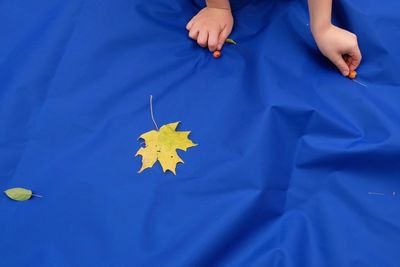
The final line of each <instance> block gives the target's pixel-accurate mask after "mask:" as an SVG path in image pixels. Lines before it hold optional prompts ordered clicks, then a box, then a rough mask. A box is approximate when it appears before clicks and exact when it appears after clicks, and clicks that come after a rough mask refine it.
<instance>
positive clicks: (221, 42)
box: [217, 27, 229, 50]
mask: <svg viewBox="0 0 400 267" xmlns="http://www.w3.org/2000/svg"><path fill="white" fill-rule="evenodd" d="M228 34H229V33H228V29H227V27H225V28H224V29H223V30H222V31H221V33H220V34H219V37H218V46H217V50H221V49H222V47H223V46H224V44H225V40H226V38H228Z"/></svg>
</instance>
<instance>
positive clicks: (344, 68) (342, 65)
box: [332, 55, 350, 76]
mask: <svg viewBox="0 0 400 267" xmlns="http://www.w3.org/2000/svg"><path fill="white" fill-rule="evenodd" d="M332 62H333V64H335V65H336V67H337V68H338V69H339V71H340V73H342V75H343V76H348V75H349V73H350V69H349V66H348V65H347V63H346V62H345V61H344V59H343V57H342V55H337V56H335V57H334V58H333V59H332Z"/></svg>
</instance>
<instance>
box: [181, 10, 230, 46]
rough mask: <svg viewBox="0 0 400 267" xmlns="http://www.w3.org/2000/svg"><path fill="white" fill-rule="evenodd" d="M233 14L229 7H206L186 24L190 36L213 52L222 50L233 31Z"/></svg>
mask: <svg viewBox="0 0 400 267" xmlns="http://www.w3.org/2000/svg"><path fill="white" fill-rule="evenodd" d="M232 27H233V16H232V12H231V11H230V10H229V9H220V8H211V7H205V8H203V9H202V10H200V12H199V13H198V14H197V15H196V16H194V17H193V18H192V19H191V20H190V21H189V23H188V24H187V25H186V29H187V30H188V31H189V37H190V38H192V39H193V40H197V43H198V44H199V45H200V46H202V47H207V46H208V49H209V50H210V51H211V52H213V51H215V50H221V49H222V46H223V45H224V43H225V40H226V38H228V36H229V34H230V33H231V32H232Z"/></svg>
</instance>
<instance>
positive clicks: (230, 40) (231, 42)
mask: <svg viewBox="0 0 400 267" xmlns="http://www.w3.org/2000/svg"><path fill="white" fill-rule="evenodd" d="M225 42H226V43H230V44H236V42H235V41H234V40H233V39H231V38H227V39H226V40H225Z"/></svg>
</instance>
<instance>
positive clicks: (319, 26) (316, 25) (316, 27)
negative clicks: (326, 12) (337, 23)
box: [311, 22, 332, 37]
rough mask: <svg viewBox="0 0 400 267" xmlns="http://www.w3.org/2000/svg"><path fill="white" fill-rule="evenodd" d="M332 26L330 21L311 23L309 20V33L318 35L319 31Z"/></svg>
mask: <svg viewBox="0 0 400 267" xmlns="http://www.w3.org/2000/svg"><path fill="white" fill-rule="evenodd" d="M331 26H332V23H331V22H324V23H312V22H311V33H312V34H313V35H314V37H315V36H317V35H319V34H320V33H321V32H324V31H326V30H327V29H329V28H330V27H331Z"/></svg>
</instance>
